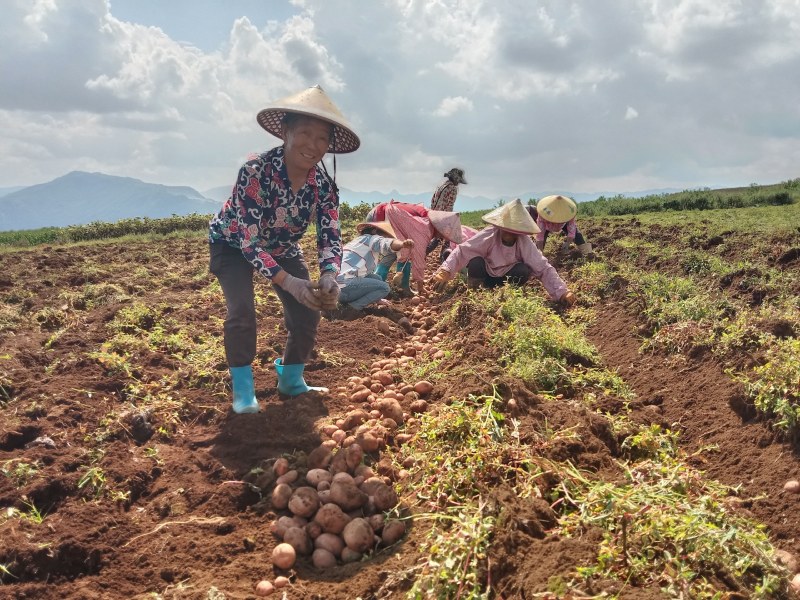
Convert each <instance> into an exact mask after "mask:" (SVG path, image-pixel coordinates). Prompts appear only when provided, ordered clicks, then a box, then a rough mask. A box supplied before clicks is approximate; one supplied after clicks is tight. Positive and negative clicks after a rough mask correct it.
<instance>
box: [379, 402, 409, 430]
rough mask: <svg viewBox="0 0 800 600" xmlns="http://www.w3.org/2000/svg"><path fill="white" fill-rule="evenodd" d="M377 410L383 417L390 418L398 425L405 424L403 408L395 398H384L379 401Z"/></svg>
mask: <svg viewBox="0 0 800 600" xmlns="http://www.w3.org/2000/svg"><path fill="white" fill-rule="evenodd" d="M376 408H377V409H378V410H379V411H380V413H381V415H383V416H384V417H388V418H389V419H391V420H392V421H394V422H395V423H397V424H398V425H400V424H402V423H403V407H402V406H400V403H399V402H398V401H397V400H396V399H393V398H384V399H382V400H379V401H378V404H377V406H376Z"/></svg>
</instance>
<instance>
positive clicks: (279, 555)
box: [272, 542, 297, 569]
mask: <svg viewBox="0 0 800 600" xmlns="http://www.w3.org/2000/svg"><path fill="white" fill-rule="evenodd" d="M296 560H297V553H296V552H295V551H294V548H293V547H292V545H291V544H287V543H285V542H284V543H282V544H278V545H277V546H275V549H274V550H273V551H272V564H273V565H275V566H276V567H278V568H279V569H291V568H292V567H293V566H294V563H295V561H296Z"/></svg>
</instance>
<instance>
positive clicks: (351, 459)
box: [344, 444, 364, 472]
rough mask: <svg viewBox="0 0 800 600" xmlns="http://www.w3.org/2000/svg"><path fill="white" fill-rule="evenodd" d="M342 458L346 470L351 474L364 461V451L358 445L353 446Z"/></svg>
mask: <svg viewBox="0 0 800 600" xmlns="http://www.w3.org/2000/svg"><path fill="white" fill-rule="evenodd" d="M344 456H345V462H346V463H347V468H348V470H350V471H351V472H352V471H353V470H355V468H356V467H357V466H358V465H360V464H361V461H362V460H363V459H364V449H363V448H362V447H361V446H359V445H358V444H353V445H352V446H349V447H348V448H347V449H346V450H345V452H344Z"/></svg>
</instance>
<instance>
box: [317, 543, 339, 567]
mask: <svg viewBox="0 0 800 600" xmlns="http://www.w3.org/2000/svg"><path fill="white" fill-rule="evenodd" d="M311 562H312V563H313V564H314V566H315V567H316V568H317V569H329V568H330V567H335V566H336V557H335V556H334V555H333V554H331V553H330V552H328V551H327V550H323V549H322V548H317V549H316V550H314V554H312V555H311Z"/></svg>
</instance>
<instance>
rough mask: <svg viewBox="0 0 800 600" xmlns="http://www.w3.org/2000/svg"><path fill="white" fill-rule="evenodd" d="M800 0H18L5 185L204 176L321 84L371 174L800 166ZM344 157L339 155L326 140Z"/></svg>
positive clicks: (605, 173) (701, 179)
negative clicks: (268, 113) (82, 176)
mask: <svg viewBox="0 0 800 600" xmlns="http://www.w3.org/2000/svg"><path fill="white" fill-rule="evenodd" d="M798 40H800V0H738V1H737V0H576V1H569V0H550V1H547V0H291V1H289V0H225V1H222V0H191V1H189V0H2V3H1V4H0V48H2V51H1V52H0V131H2V134H1V135H0V187H8V186H17V185H32V184H36V183H43V182H45V181H50V180H52V179H54V178H56V177H59V176H61V175H64V174H65V173H67V172H69V171H73V170H83V171H100V172H103V173H107V174H111V175H121V176H130V177H135V178H138V179H142V180H144V181H147V182H152V183H164V184H169V185H190V186H192V187H194V188H196V189H198V190H201V191H203V190H207V189H209V188H212V187H216V186H223V185H231V184H232V183H233V180H234V179H235V176H236V172H237V170H238V168H239V166H240V165H241V163H242V162H243V161H244V159H245V158H246V157H247V155H248V154H249V153H251V152H255V151H261V150H264V149H267V148H270V147H273V146H275V145H277V144H279V143H280V142H279V140H277V138H274V137H272V136H270V135H269V134H268V133H266V132H265V131H264V130H262V129H261V128H260V127H259V126H258V124H257V123H256V121H255V115H256V113H257V112H258V110H260V109H261V108H263V107H264V106H266V104H267V103H268V102H269V101H271V100H275V99H277V98H280V97H282V96H285V95H288V94H291V93H294V92H297V91H299V90H301V89H304V88H306V87H308V86H311V85H314V84H320V85H321V86H322V87H323V88H324V89H325V90H326V92H328V94H329V95H330V96H331V98H332V99H333V101H334V102H335V103H336V104H337V106H338V107H339V108H340V109H341V110H342V112H343V113H344V114H345V115H346V116H347V117H348V118H349V119H350V121H351V123H352V124H353V126H354V129H355V130H356V131H357V133H358V134H359V135H360V137H361V140H362V146H361V148H360V149H359V150H358V151H357V152H355V153H353V154H347V155H342V156H341V157H340V158H338V159H337V180H338V182H339V184H340V185H341V186H343V187H346V188H349V189H353V190H358V191H370V190H380V191H385V192H388V191H391V190H393V189H396V190H399V191H400V192H402V193H418V192H424V191H426V190H432V189H433V188H434V187H435V186H436V184H438V183H439V181H440V179H441V175H442V173H443V172H444V171H445V170H447V169H449V168H450V167H453V166H461V167H463V168H464V169H465V171H466V174H467V179H468V181H469V185H468V186H466V187H464V188H463V190H462V192H463V193H464V194H469V195H471V196H472V195H485V196H489V197H490V198H497V197H509V196H515V195H520V194H522V193H523V192H528V191H534V190H552V191H563V192H618V193H624V192H635V191H640V190H646V189H660V188H680V189H686V188H695V187H704V186H710V187H727V186H737V185H748V184H750V183H775V182H779V181H784V180H786V179H790V178H795V177H800V41H798ZM326 163H327V164H328V166H329V167H331V166H332V163H331V161H330V159H326Z"/></svg>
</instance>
